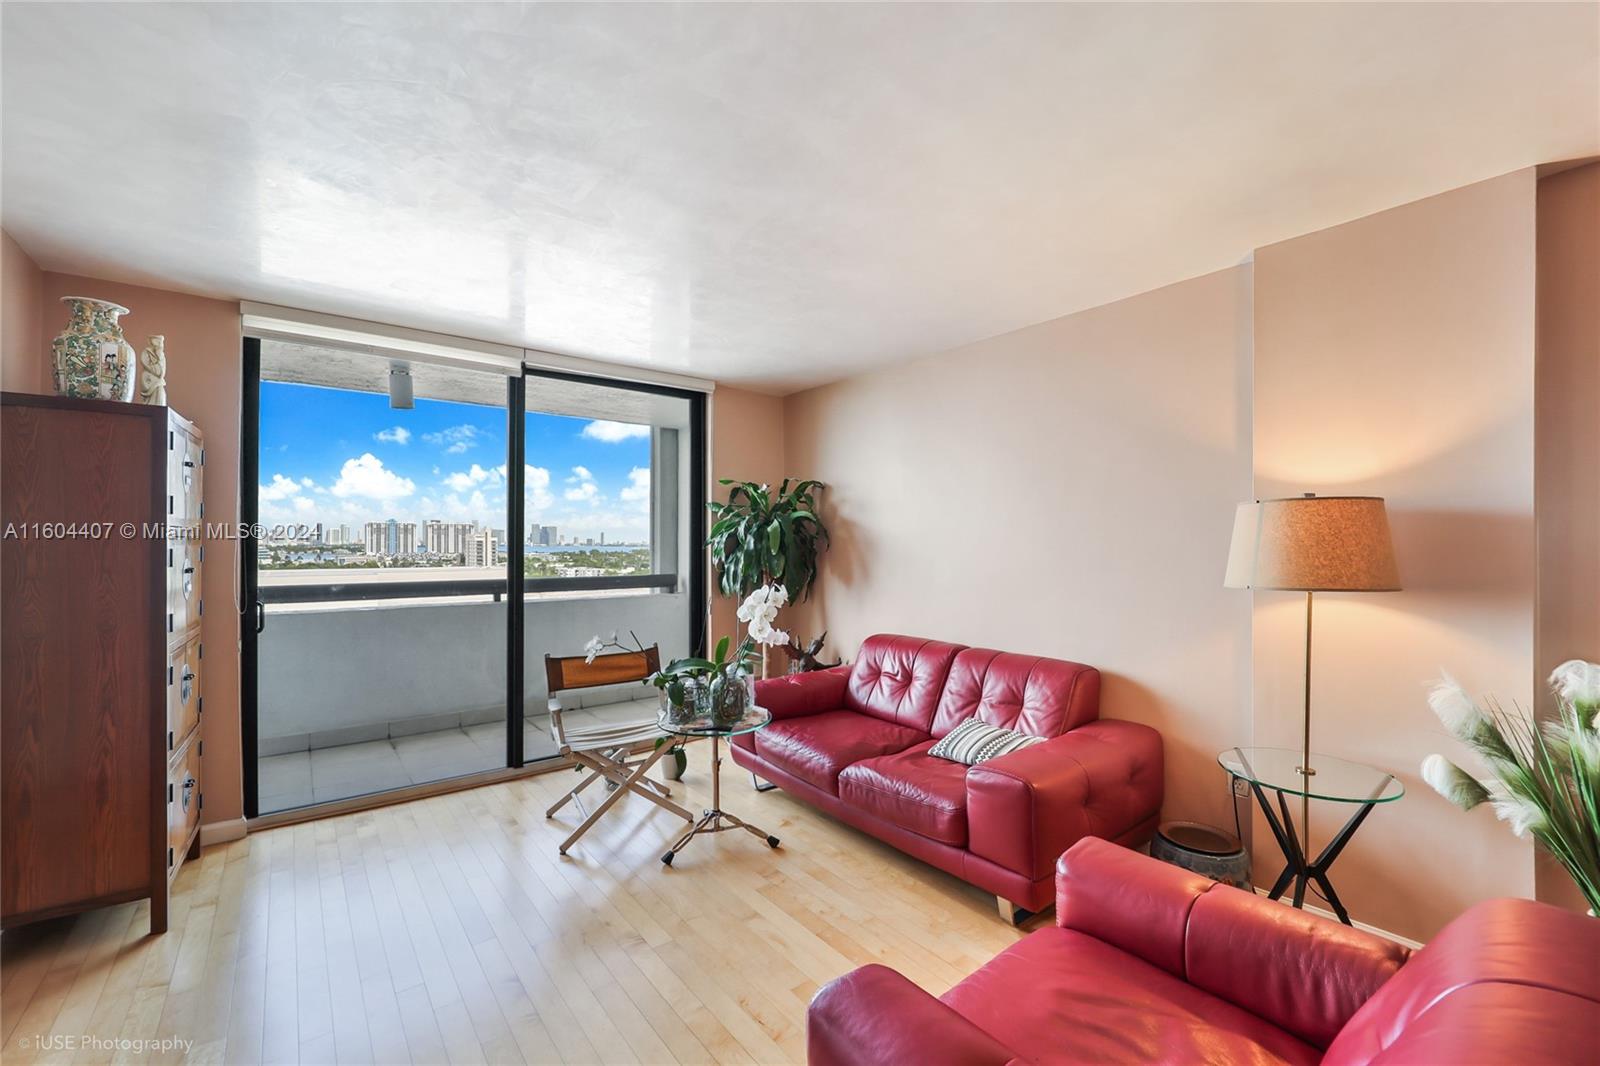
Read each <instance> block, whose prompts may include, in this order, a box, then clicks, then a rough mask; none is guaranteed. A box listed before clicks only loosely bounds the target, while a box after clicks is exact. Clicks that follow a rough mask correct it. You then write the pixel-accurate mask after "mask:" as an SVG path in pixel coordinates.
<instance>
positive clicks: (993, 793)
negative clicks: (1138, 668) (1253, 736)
mask: <svg viewBox="0 0 1600 1066" xmlns="http://www.w3.org/2000/svg"><path fill="white" fill-rule="evenodd" d="M756 702H757V703H758V704H759V705H761V706H762V707H765V708H767V710H769V711H771V712H772V719H773V720H772V723H771V724H770V725H768V726H767V727H766V728H764V729H760V730H757V731H756V732H754V733H749V734H746V735H743V736H739V737H735V738H734V743H733V746H732V754H733V759H734V762H736V763H738V764H739V765H740V766H742V767H744V768H745V769H747V770H749V771H750V772H752V773H753V774H756V775H757V776H758V777H761V778H764V779H766V780H767V781H770V782H772V783H773V784H775V785H778V786H780V787H782V788H783V789H784V790H785V791H786V792H789V793H790V794H792V795H794V796H797V797H799V798H801V799H803V800H805V801H806V802H808V803H810V804H811V805H812V806H814V807H817V808H818V809H820V810H823V811H826V812H827V813H829V814H831V815H833V816H834V817H836V818H838V819H840V820H841V821H844V822H847V823H849V824H850V825H853V826H855V827H856V828H857V829H861V830H863V831H865V832H868V833H871V834H872V835H873V836H875V837H877V838H878V839H880V840H883V841H886V842H888V843H890V844H893V845H894V846H895V847H897V848H899V849H900V850H901V851H904V852H906V853H907V854H909V855H913V856H915V857H916V858H918V859H921V860H922V861H924V862H927V863H930V864H932V865H934V866H937V867H939V868H940V869H942V870H946V871H948V872H950V873H952V874H955V875H956V876H957V877H960V878H963V879H964V880H966V881H969V882H971V883H972V884H975V885H978V886H979V887H981V888H983V889H984V890H985V891H987V892H992V893H994V894H995V896H996V897H997V898H998V900H999V902H1000V910H1001V913H1002V914H1003V915H1005V916H1006V917H1007V918H1011V919H1013V920H1014V919H1015V918H1016V908H1021V909H1022V910H1024V911H1036V910H1040V909H1042V908H1043V907H1044V906H1045V905H1046V904H1048V903H1049V902H1050V898H1051V892H1052V888H1051V878H1052V871H1053V870H1054V866H1055V861H1056V858H1057V857H1058V856H1059V855H1060V854H1061V853H1062V852H1063V851H1065V850H1066V849H1067V848H1068V847H1069V846H1070V845H1071V844H1072V843H1073V842H1074V841H1076V840H1078V839H1080V838H1082V837H1086V836H1099V837H1106V838H1108V839H1111V840H1116V841H1120V842H1122V843H1128V844H1137V843H1141V842H1143V841H1144V840H1147V839H1148V838H1149V837H1150V835H1151V833H1152V832H1154V830H1155V825H1156V818H1157V815H1158V814H1159V813H1160V810H1161V791H1162V778H1161V774H1162V766H1161V737H1160V735H1159V734H1158V733H1156V732H1155V730H1153V729H1150V728H1148V727H1147V726H1142V725H1137V724H1135V723H1132V722H1117V721H1098V720H1097V719H1098V716H1099V713H1100V672H1099V671H1098V670H1095V669H1094V668H1092V667H1088V666H1083V665H1082V664H1080V663H1069V662H1063V661H1061V660H1059V659H1042V658H1039V657H1038V656H1033V655H1013V654H1008V653H1005V652H998V651H991V650H989V649H987V648H968V647H963V646H961V645H959V644H945V643H942V642H940V641H936V640H924V639H922V638H919V637H901V636H888V635H884V636H875V637H870V638H868V639H867V641H866V642H865V643H863V644H862V646H861V651H860V654H859V655H857V657H856V661H855V663H854V665H851V666H841V667H836V668H835V669H832V670H822V671H817V672H814V673H808V674H793V675H790V676H787V677H779V678H773V679H770V680H767V681H761V682H758V683H757V685H756ZM972 715H977V716H978V717H980V718H982V719H983V720H984V721H987V722H990V723H992V724H994V725H1000V726H1005V727H1006V728H1009V729H1016V730H1019V731H1021V732H1024V733H1028V734H1031V735H1033V736H1039V737H1047V738H1049V739H1048V740H1046V741H1045V743H1043V744H1034V745H1031V746H1029V747H1026V748H1023V749H1021V750H1019V751H1015V752H1012V753H1011V754H1009V755H1003V756H1001V757H999V758H996V759H991V760H989V761H988V762H984V763H979V764H978V765H977V766H972V767H968V766H965V765H963V764H961V763H957V762H950V761H948V760H946V759H937V758H933V757H931V756H929V755H928V749H929V748H931V747H932V746H933V743H934V741H935V740H937V739H938V738H940V737H942V736H944V735H945V734H946V733H948V732H949V731H950V730H951V729H953V728H954V727H955V726H956V725H957V724H958V723H960V722H962V721H963V720H965V719H966V718H969V717H971V716H972Z"/></svg>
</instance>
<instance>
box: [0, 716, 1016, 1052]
mask: <svg viewBox="0 0 1600 1066" xmlns="http://www.w3.org/2000/svg"><path fill="white" fill-rule="evenodd" d="M708 755H709V751H708V748H707V746H706V745H704V744H697V745H695V746H693V747H692V748H691V749H690V768H689V775H688V777H687V778H686V779H685V781H683V782H681V783H680V785H678V786H675V787H674V792H675V793H677V794H678V795H679V796H680V798H681V796H682V794H683V792H684V791H685V790H687V793H688V797H689V798H688V800H687V801H685V806H688V807H690V809H695V810H697V809H699V808H700V807H702V806H705V805H706V804H707V803H708V802H709V779H708V777H707V759H708ZM575 780H576V778H575V777H574V776H573V775H571V774H569V773H565V772H563V773H556V774H547V775H543V776H539V777H533V778H528V779H523V780H519V781H514V782H511V783H506V784H499V785H490V786H486V787H484V788H478V789H473V790H470V791H466V792H458V793H454V794H451V795H446V796H440V797H437V798H433V799H426V800H419V801H416V802H413V803H409V804H404V805H400V806H395V807H390V808H387V809H384V810H381V811H373V812H365V813H361V814H351V815H345V816H341V817H338V818H330V819H326V820H323V821H320V822H311V823H306V824H303V825H298V826H291V827H286V828H281V829H275V830H267V831H264V832H261V833H255V834H252V835H251V836H249V837H247V838H245V839H243V840H239V841H235V842H233V843H231V844H224V845H219V846H216V847H212V848H209V849H207V850H206V852H205V853H204V855H203V856H202V858H201V859H200V860H198V861H196V862H194V863H191V864H190V865H189V866H187V867H186V868H185V869H184V870H183V871H182V872H180V874H179V876H178V882H177V885H176V894H175V897H174V899H173V903H172V915H171V921H172V926H171V930H170V931H169V932H168V933H167V934H166V935H165V936H162V937H150V936H148V935H147V934H146V930H147V929H148V921H147V917H146V908H147V904H127V905H125V906H121V907H114V908H108V909H104V910H100V911H95V912H91V913H88V914H84V915H80V916H78V917H76V918H67V919H61V920H59V921H55V922H47V923H41V924H39V925H36V926H31V927H24V928H21V929H17V930H13V931H11V932H8V933H6V934H5V935H4V937H3V938H0V952H3V957H0V971H3V972H0V981H3V990H0V1024H3V1029H4V1036H5V1043H4V1045H0V1057H3V1058H4V1060H5V1062H6V1063H7V1066H9V1064H11V1063H23V1062H32V1061H39V1062H69V1061H71V1062H181V1061H188V1062H225V1063H255V1062H296V1061H299V1062H306V1063H334V1062H338V1063H359V1062H378V1063H403V1062H418V1063H423V1062H426V1063H442V1062H451V1063H458V1062H493V1063H502V1062H523V1061H526V1062H557V1061H566V1062H586V1063H593V1062H606V1063H611V1062H618V1063H621V1062H628V1063H632V1062H640V1063H665V1062H751V1061H755V1062H799V1061H803V1060H804V1058H805V1008H806V1003H807V1001H808V1000H809V999H810V998H811V995H812V993H813V992H815V991H816V989H817V988H818V987H819V986H820V985H822V984H823V983H825V982H826V981H828V980H830V979H831V978H833V977H836V976H838V975H839V974H841V973H844V972H845V971H847V970H849V969H851V968H853V967H855V966H857V965H860V964H862V963H866V962H881V963H885V964H887V965H890V966H893V967H895V968H896V969H898V970H901V971H902V972H904V973H906V974H907V975H908V976H910V977H911V978H912V979H913V980H914V981H916V982H917V983H919V984H921V985H922V986H923V987H924V988H927V989H929V990H930V991H932V992H934V993H936V994H937V993H940V992H943V991H944V990H945V989H946V988H948V987H949V986H950V985H952V984H954V983H955V982H956V981H957V980H959V979H960V978H961V977H963V976H965V975H966V974H967V973H968V972H970V971H971V970H973V969H974V968H976V967H977V966H978V965H979V964H980V963H982V962H983V961H985V960H986V959H988V958H989V957H990V956H991V955H993V954H994V953H995V952H996V951H998V950H1000V949H1001V948H1003V947H1004V946H1005V945H1007V944H1009V943H1011V942H1012V941H1014V940H1015V939H1017V937H1018V936H1020V935H1022V934H1020V933H1018V932H1017V931H1015V930H1012V929H1008V928H1007V927H1006V926H1005V925H1003V924H1002V923H1001V922H1000V920H999V919H998V917H997V916H996V914H995V908H994V900H993V897H990V896H987V895H984V894H982V893H981V892H979V891H978V890H976V889H974V888H971V887H970V886H967V885H965V884H962V883H961V882H959V881H957V880H955V879H954V878H951V877H949V876H947V875H945V874H942V873H939V872H937V871H935V870H933V869H931V868H929V867H926V866H923V865H921V864H920V863H917V862H915V861H913V860H911V859H908V858H906V857H904V856H902V855H900V854H899V853H898V852H896V851H894V850H893V849H891V848H888V847H885V846H884V845H881V844H879V843H877V842H876V841H874V840H872V839H870V838H869V837H866V836H863V835H861V834H859V833H857V832H855V831H853V830H851V829H848V828H846V827H844V826H841V825H839V824H837V823H835V822H833V821H831V820H830V819H828V818H826V817H825V816H823V815H820V814H818V813H816V812H814V811H812V810H811V809H809V808H807V807H805V806H804V805H802V804H799V803H797V802H795V801H793V800H791V799H789V798H788V797H787V796H785V795H784V794H783V793H782V792H776V791H775V792H767V793H763V794H757V793H755V792H753V791H752V790H751V789H750V785H749V781H750V779H749V776H748V775H747V774H745V773H743V772H742V771H739V770H738V769H737V768H736V767H735V766H734V765H733V764H732V763H731V762H728V761H725V762H724V765H723V784H724V786H725V788H724V792H723V802H724V806H725V807H727V808H728V809H729V810H732V811H734V812H735V813H738V814H741V815H744V816H745V817H747V818H748V819H749V820H751V821H753V822H755V823H757V824H758V825H761V826H762V827H763V828H765V829H767V830H768V831H769V832H772V833H774V834H776V835H777V836H779V837H781V838H782V840H783V847H782V848H780V849H779V850H777V851H770V850H768V848H767V847H766V846H765V845H764V844H763V843H761V842H760V841H758V840H757V839H755V838H754V837H752V836H749V835H747V834H745V833H740V832H729V833H722V834H718V835H716V836H711V837H700V838H697V839H696V840H695V841H694V842H693V843H692V844H690V845H689V847H688V848H687V849H686V850H685V851H684V852H683V853H681V854H680V855H679V856H678V858H677V860H676V862H675V864H674V865H673V866H672V867H671V868H670V869H668V868H665V867H663V866H662V865H661V861H660V855H661V852H662V851H663V850H664V844H665V842H666V841H668V840H669V838H670V837H672V836H673V835H675V834H676V833H678V832H679V831H681V829H682V828H683V823H682V822H681V821H680V820H677V819H674V818H672V817H671V816H670V815H668V814H666V813H665V812H662V811H660V810H658V809H657V808H655V807H654V806H653V805H651V804H649V803H647V802H645V801H643V800H640V799H637V798H633V797H630V798H627V799H624V800H623V801H622V802H621V803H619V804H618V806H617V807H615V808H613V809H612V811H611V813H610V814H608V815H607V816H606V817H605V818H604V819H602V820H601V821H600V822H599V823H598V824H597V825H596V827H595V828H594V829H592V830H591V831H590V832H589V834H588V835H587V836H586V837H584V838H583V840H582V841H580V842H579V843H578V844H577V845H576V846H575V847H574V848H573V851H572V853H571V855H570V856H568V857H567V858H566V859H562V858H560V857H558V856H557V854H556V844H557V842H558V841H559V840H560V839H561V838H562V837H563V836H565V835H566V833H567V832H569V831H570V828H571V826H572V825H573V824H575V823H576V820H577V818H576V816H575V815H574V814H572V813H570V808H568V809H567V810H563V811H562V812H561V813H560V814H559V815H558V816H557V818H556V819H555V820H554V821H546V819H545V817H544V810H545V808H546V807H547V806H548V805H549V804H550V803H551V802H552V801H553V800H554V799H555V798H556V797H557V796H559V795H560V793H561V792H562V791H564V790H565V789H566V788H567V787H570V785H571V784H572V783H573V782H574V781H575ZM594 791H595V790H593V789H591V790H590V792H591V793H592V792H594ZM588 794H590V793H586V794H585V795H588ZM86 1036H87V1037H97V1038H100V1040H102V1041H115V1040H118V1039H123V1040H126V1041H130V1042H133V1041H159V1040H161V1039H163V1038H176V1039H178V1040H181V1041H184V1042H185V1043H184V1045H182V1046H179V1047H177V1048H174V1049H171V1050H162V1049H160V1048H159V1047H157V1048H155V1049H153V1050H143V1049H141V1047H140V1046H139V1045H138V1044H133V1043H130V1044H127V1045H124V1046H120V1047H119V1046H115V1045H108V1044H100V1045H98V1046H95V1045H86V1044H85V1042H84V1038H85V1037H86ZM52 1038H54V1039H55V1040H56V1041H58V1042H60V1043H66V1042H68V1041H70V1042H71V1043H72V1044H73V1045H75V1046H69V1047H59V1046H58V1047H52V1046H50V1040H51V1039H52ZM41 1039H42V1040H44V1041H45V1043H46V1046H45V1047H43V1048H41V1047H40V1042H41ZM23 1042H26V1046H24V1043H23ZM147 1047H148V1045H147Z"/></svg>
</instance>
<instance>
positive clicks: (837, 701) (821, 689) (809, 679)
mask: <svg viewBox="0 0 1600 1066" xmlns="http://www.w3.org/2000/svg"><path fill="white" fill-rule="evenodd" d="M849 680H850V667H849V666H848V665H846V666H835V667H833V668H832V669H829V670H812V671H810V672H808V673H804V674H784V675H783V676H781V677H769V678H767V679H766V680H764V681H757V682H756V706H758V707H765V708H766V709H767V710H768V711H771V712H772V720H773V721H777V720H779V719H781V718H801V717H803V716H805V715H808V714H819V713H821V712H822V711H836V710H838V709H839V708H840V707H843V706H844V690H845V684H846V682H848V681H849Z"/></svg>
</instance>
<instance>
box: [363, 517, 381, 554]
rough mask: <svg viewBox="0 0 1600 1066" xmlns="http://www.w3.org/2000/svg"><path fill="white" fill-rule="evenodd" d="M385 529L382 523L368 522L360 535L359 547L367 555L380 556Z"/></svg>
mask: <svg viewBox="0 0 1600 1066" xmlns="http://www.w3.org/2000/svg"><path fill="white" fill-rule="evenodd" d="M386 531H387V527H386V526H385V525H384V523H382V522H368V523H367V525H366V529H365V531H364V532H363V534H362V538H361V546H362V549H363V550H364V551H365V552H366V553H367V554H368V555H382V554H383V549H384V534H385V532H386Z"/></svg>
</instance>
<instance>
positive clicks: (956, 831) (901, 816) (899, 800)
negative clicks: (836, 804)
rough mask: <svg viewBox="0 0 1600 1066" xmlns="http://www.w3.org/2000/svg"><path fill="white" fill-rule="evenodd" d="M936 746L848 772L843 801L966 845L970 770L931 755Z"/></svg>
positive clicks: (844, 777) (882, 758) (928, 744)
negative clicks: (929, 752) (930, 751)
mask: <svg viewBox="0 0 1600 1066" xmlns="http://www.w3.org/2000/svg"><path fill="white" fill-rule="evenodd" d="M932 746H933V741H931V740H928V741H924V742H923V743H921V744H918V745H917V746H916V747H914V748H908V749H906V750H905V751H901V752H896V753H894V754H893V755H880V756H878V757H877V758H875V759H863V760H862V761H861V762H858V763H855V764H853V765H851V766H847V767H845V769H844V771H843V772H842V773H840V774H839V798H840V799H842V800H844V801H845V802H846V803H848V804H850V805H851V806H852V807H856V808H858V809H860V810H862V811H865V812H866V813H868V814H871V815H873V816H874V817H877V818H882V819H883V820H884V821H886V822H890V823H893V824H894V825H897V826H899V827H900V828H901V829H907V830H910V831H911V832H913V833H916V834H918V835H919V836H925V837H928V838H929V839H930V840H937V841H939V842H940V843H942V844H950V845H953V846H955V847H958V848H959V847H964V846H965V845H966V843H967V768H966V767H965V766H963V765H962V764H960V763H956V762H951V761H950V760H948V759H940V758H936V757H934V756H932V755H930V754H928V749H929V748H930V747H932Z"/></svg>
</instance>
